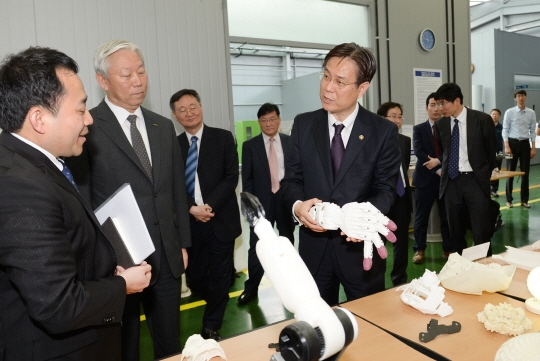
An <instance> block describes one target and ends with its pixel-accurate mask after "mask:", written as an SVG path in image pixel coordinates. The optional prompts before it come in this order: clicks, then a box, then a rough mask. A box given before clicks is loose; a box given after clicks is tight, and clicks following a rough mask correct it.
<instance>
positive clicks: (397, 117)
mask: <svg viewBox="0 0 540 361" xmlns="http://www.w3.org/2000/svg"><path fill="white" fill-rule="evenodd" d="M385 118H392V119H399V120H401V121H403V120H405V117H403V116H401V115H387V116H386V117H385Z"/></svg>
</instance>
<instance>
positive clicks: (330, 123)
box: [328, 102, 360, 130]
mask: <svg viewBox="0 0 540 361" xmlns="http://www.w3.org/2000/svg"><path fill="white" fill-rule="evenodd" d="M359 110H360V108H359V105H358V102H356V108H354V111H353V112H352V113H351V115H349V116H348V117H347V118H345V120H343V121H342V122H340V121H339V120H337V119H336V118H335V117H334V115H333V114H332V113H330V112H328V126H329V127H332V126H333V125H334V124H335V123H336V122H337V123H338V124H343V125H344V126H345V129H347V130H350V129H351V128H352V126H353V124H354V121H355V120H356V116H357V115H358V111H359Z"/></svg>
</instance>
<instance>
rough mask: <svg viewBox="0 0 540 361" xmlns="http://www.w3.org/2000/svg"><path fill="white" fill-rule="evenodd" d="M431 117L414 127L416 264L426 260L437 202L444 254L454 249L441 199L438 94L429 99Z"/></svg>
mask: <svg viewBox="0 0 540 361" xmlns="http://www.w3.org/2000/svg"><path fill="white" fill-rule="evenodd" d="M426 111H427V113H428V120H427V121H425V122H424V123H420V124H418V125H415V126H414V128H413V147H414V154H415V155H416V168H415V170H414V175H413V181H412V185H413V186H414V187H415V191H414V192H415V196H416V217H415V219H414V240H415V242H414V246H413V250H414V252H415V253H414V256H413V259H412V261H413V263H416V264H422V263H424V259H425V250H426V241H427V229H428V221H429V215H430V213H431V207H432V206H433V202H435V201H437V206H438V208H439V217H440V225H441V236H442V248H443V252H442V256H443V258H448V256H449V255H450V253H452V252H453V251H454V249H453V247H452V243H451V242H450V231H449V229H448V217H446V206H445V203H444V196H443V197H441V198H440V199H439V187H440V184H441V164H442V153H441V151H440V149H439V145H438V144H437V143H436V139H435V121H436V120H437V119H439V118H440V117H441V112H440V111H439V108H438V107H437V102H436V101H435V93H431V94H429V95H428V97H427V99H426Z"/></svg>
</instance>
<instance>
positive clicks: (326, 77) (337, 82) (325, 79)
mask: <svg viewBox="0 0 540 361" xmlns="http://www.w3.org/2000/svg"><path fill="white" fill-rule="evenodd" d="M319 79H320V80H321V82H325V83H329V82H333V83H334V85H335V86H336V87H337V88H339V89H343V88H345V87H346V86H347V85H351V84H355V83H356V82H355V81H353V82H352V83H346V82H345V80H343V79H332V78H331V77H330V75H329V74H327V73H326V72H324V71H320V72H319Z"/></svg>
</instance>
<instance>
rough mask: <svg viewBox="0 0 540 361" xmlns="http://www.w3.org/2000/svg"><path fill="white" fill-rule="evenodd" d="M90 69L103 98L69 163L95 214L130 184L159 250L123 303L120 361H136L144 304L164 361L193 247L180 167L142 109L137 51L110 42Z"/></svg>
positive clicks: (168, 137)
mask: <svg viewBox="0 0 540 361" xmlns="http://www.w3.org/2000/svg"><path fill="white" fill-rule="evenodd" d="M94 66H95V70H96V79H97V81H98V83H99V85H100V86H101V87H102V88H103V89H104V90H105V91H106V92H107V96H106V97H105V99H104V100H103V101H102V102H101V103H100V104H99V105H98V106H97V107H95V108H94V109H92V110H90V114H92V116H93V117H94V125H93V126H91V127H90V133H89V135H88V137H87V142H86V143H85V146H84V149H83V153H82V154H81V156H79V157H76V158H72V159H68V160H66V161H67V162H68V163H69V165H70V168H72V172H73V175H74V177H75V181H76V182H77V184H79V185H80V190H81V193H82V194H84V195H85V196H86V197H87V198H88V199H89V200H90V201H91V204H92V207H93V208H94V209H95V208H96V207H98V206H99V205H100V204H101V203H103V201H105V200H106V199H107V198H109V197H110V196H111V195H112V194H113V193H114V192H115V191H116V190H117V189H118V188H119V187H120V186H121V185H122V184H124V183H129V184H130V185H131V189H132V190H133V193H134V195H135V199H136V200H137V203H138V205H139V208H140V210H141V213H142V215H143V218H144V221H145V224H146V227H147V228H148V232H149V233H150V237H151V238H152V241H153V243H154V246H155V249H156V250H155V252H154V253H153V254H151V255H150V256H149V257H148V259H147V262H148V263H149V264H151V265H152V267H153V272H152V273H153V274H152V281H151V283H150V287H148V288H147V289H146V290H145V291H144V292H142V293H141V294H137V295H132V296H128V297H127V300H126V307H125V310H124V317H123V319H122V357H123V358H124V359H125V360H138V359H139V334H140V323H141V322H140V307H141V302H142V304H143V308H144V313H145V315H146V321H147V323H148V328H149V329H150V334H151V335H152V339H153V341H154V357H155V358H163V357H165V356H167V355H170V354H173V353H177V352H180V277H181V275H182V273H184V268H185V266H187V251H186V247H188V246H190V245H191V235H190V230H189V215H188V207H187V196H186V188H185V179H184V163H183V160H182V155H181V153H180V147H179V146H178V143H177V141H176V133H175V131H174V126H173V124H172V122H171V121H170V120H169V119H167V118H164V117H162V116H160V115H158V114H156V113H153V112H151V111H149V110H147V109H145V108H143V107H141V104H142V102H143V100H144V98H145V95H146V88H147V80H148V78H147V74H146V71H145V68H144V57H143V55H142V51H141V50H140V49H139V48H138V47H137V46H136V45H134V44H131V43H129V42H127V41H125V40H111V41H108V42H106V43H103V44H102V45H100V46H99V47H98V48H97V49H96V52H95V55H94Z"/></svg>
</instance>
